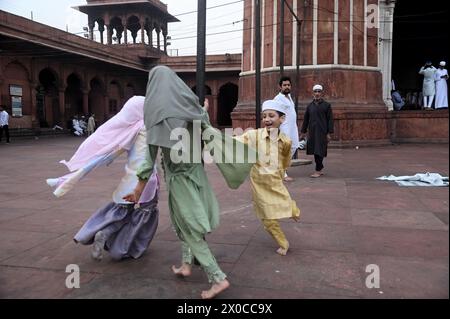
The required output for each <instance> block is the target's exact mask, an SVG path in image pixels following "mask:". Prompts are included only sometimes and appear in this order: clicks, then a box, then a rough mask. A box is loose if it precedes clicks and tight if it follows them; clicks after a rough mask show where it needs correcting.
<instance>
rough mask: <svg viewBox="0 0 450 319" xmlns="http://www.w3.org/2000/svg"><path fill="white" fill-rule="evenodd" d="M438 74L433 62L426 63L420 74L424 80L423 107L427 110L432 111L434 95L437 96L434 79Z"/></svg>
mask: <svg viewBox="0 0 450 319" xmlns="http://www.w3.org/2000/svg"><path fill="white" fill-rule="evenodd" d="M435 73H436V68H435V67H434V66H433V64H432V63H431V61H428V62H427V63H425V66H423V67H422V68H421V69H420V71H419V74H422V75H423V77H424V79H423V91H422V94H423V107H424V108H425V110H432V108H431V106H432V105H433V100H434V95H435V94H436V85H435V84H434V77H435Z"/></svg>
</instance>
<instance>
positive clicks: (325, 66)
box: [232, 0, 390, 141]
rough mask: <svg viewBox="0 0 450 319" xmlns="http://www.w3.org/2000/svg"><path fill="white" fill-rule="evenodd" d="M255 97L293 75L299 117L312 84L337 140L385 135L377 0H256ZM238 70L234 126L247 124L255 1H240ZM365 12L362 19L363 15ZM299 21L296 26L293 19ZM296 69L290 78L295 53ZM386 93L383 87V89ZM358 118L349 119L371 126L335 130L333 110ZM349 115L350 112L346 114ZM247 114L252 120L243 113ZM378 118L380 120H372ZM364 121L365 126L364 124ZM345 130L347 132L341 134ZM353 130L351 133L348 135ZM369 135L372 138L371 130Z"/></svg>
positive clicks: (251, 106) (271, 92)
mask: <svg viewBox="0 0 450 319" xmlns="http://www.w3.org/2000/svg"><path fill="white" fill-rule="evenodd" d="M260 1H261V25H262V29H261V38H262V43H261V50H262V54H261V66H262V70H261V74H262V81H261V83H262V88H261V91H262V97H261V99H262V101H264V100H265V99H271V98H273V97H274V96H275V95H276V94H277V93H278V81H279V78H280V76H281V72H280V69H281V68H280V60H282V61H283V60H284V66H283V69H284V72H283V75H287V76H290V77H291V79H292V80H293V92H292V93H293V98H294V99H295V96H297V95H299V123H300V124H301V121H302V116H303V112H304V109H305V107H306V105H307V104H308V103H309V102H310V101H311V100H312V88H313V86H314V84H322V85H323V86H324V87H325V93H326V99H327V100H328V101H329V102H331V104H332V105H333V107H334V110H335V113H336V118H337V121H336V125H337V126H338V127H337V129H336V130H337V131H338V133H337V135H340V136H338V138H339V139H343V140H345V139H366V137H367V138H368V139H372V138H373V139H381V140H385V141H387V140H388V139H389V136H388V129H387V125H386V119H385V113H386V112H387V110H388V108H387V107H386V104H385V102H384V101H383V85H382V84H383V75H382V65H381V62H379V61H382V59H381V57H380V58H379V54H380V51H379V50H380V48H379V24H378V20H377V18H378V17H377V15H378V3H379V1H378V0H260ZM284 2H285V3H286V4H288V5H289V7H290V8H291V9H292V10H293V11H294V12H295V13H296V15H297V17H298V18H299V20H300V21H301V22H300V23H298V22H297V21H296V19H295V18H294V16H293V14H292V13H291V11H290V9H289V7H288V6H287V5H286V4H285V5H284V50H283V57H284V59H280V44H281V42H282V41H280V39H281V34H280V30H281V28H280V26H281V23H280V16H282V12H281V4H282V3H284ZM244 8H245V9H244V21H245V22H244V23H245V25H244V35H243V56H242V73H241V77H240V90H239V102H238V106H237V107H236V109H235V111H234V113H233V114H232V118H233V126H234V127H248V126H251V127H254V126H255V122H254V121H256V119H255V117H254V115H255V89H254V83H255V48H256V44H255V36H254V26H255V23H254V21H255V19H254V17H255V0H245V5H244ZM366 17H367V19H366ZM298 25H300V27H299V28H297V26H298ZM298 51H300V52H299V61H300V63H299V64H300V67H299V69H300V72H299V74H300V75H299V78H298V79H297V71H296V70H297V63H296V62H297V52H298ZM389 95H390V92H389ZM356 113H358V115H357V116H356V117H359V119H358V120H357V121H355V122H354V123H352V124H351V125H357V126H360V125H361V126H362V127H366V128H367V129H368V128H369V127H370V128H372V129H373V130H374V132H373V134H372V133H367V132H366V133H365V134H366V136H362V135H361V136H356V135H358V134H359V133H355V134H353V133H352V132H347V131H346V130H345V128H343V129H342V130H339V126H340V125H343V126H345V125H347V124H348V122H346V123H344V122H341V121H340V120H339V119H340V117H346V118H348V114H353V115H354V114H356ZM353 115H352V116H353ZM252 116H253V119H250V118H251V117H252ZM378 119H379V122H377V121H378ZM366 124H368V125H367V126H365V125H366ZM346 134H347V135H348V136H347V135H346ZM352 134H353V135H352ZM372 135H373V137H372Z"/></svg>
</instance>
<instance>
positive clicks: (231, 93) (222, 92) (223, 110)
mask: <svg viewBox="0 0 450 319" xmlns="http://www.w3.org/2000/svg"><path fill="white" fill-rule="evenodd" d="M238 98H239V87H238V86H237V85H236V84H234V83H231V82H228V83H226V84H224V85H222V86H221V87H220V89H219V94H218V96H217V104H218V110H217V124H218V125H219V126H230V127H231V125H232V120H231V113H232V112H233V110H234V108H235V107H236V104H237V102H238Z"/></svg>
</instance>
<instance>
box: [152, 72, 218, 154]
mask: <svg viewBox="0 0 450 319" xmlns="http://www.w3.org/2000/svg"><path fill="white" fill-rule="evenodd" d="M194 120H198V121H202V124H209V118H208V114H207V113H206V112H205V110H204V109H203V108H202V107H201V106H200V103H199V100H198V97H197V96H196V95H195V94H194V92H192V90H191V89H190V88H189V87H188V86H187V85H186V83H184V81H183V80H182V79H180V78H179V77H178V75H177V74H176V73H175V72H174V71H172V70H171V69H170V68H168V67H167V66H163V65H161V66H156V67H154V68H153V69H152V70H151V71H150V73H149V75H148V84H147V92H146V94H145V103H144V122H145V127H146V128H147V143H148V144H152V145H158V146H161V147H167V148H171V147H172V146H174V145H175V144H176V143H177V141H171V140H170V133H171V132H172V130H173V129H175V128H187V127H188V123H192V122H193V121H194Z"/></svg>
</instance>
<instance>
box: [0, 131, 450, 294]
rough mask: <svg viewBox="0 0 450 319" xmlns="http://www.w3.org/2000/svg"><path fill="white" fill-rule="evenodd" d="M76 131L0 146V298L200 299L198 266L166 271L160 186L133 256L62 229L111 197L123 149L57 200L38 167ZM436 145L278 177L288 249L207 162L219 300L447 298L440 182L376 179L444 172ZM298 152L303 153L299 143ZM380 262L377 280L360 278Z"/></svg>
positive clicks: (445, 151) (444, 154) (173, 252)
mask: <svg viewBox="0 0 450 319" xmlns="http://www.w3.org/2000/svg"><path fill="white" fill-rule="evenodd" d="M80 141H81V140H80V139H78V138H75V137H58V138H46V139H40V140H36V141H35V140H20V141H13V143H12V144H10V145H6V144H0V180H1V181H2V182H1V184H0V298H182V299H190V298H198V297H199V296H200V295H199V294H200V291H201V290H202V289H205V288H207V287H208V284H207V281H206V277H205V276H204V274H203V273H202V271H201V270H200V269H198V268H196V269H194V273H193V276H192V277H191V278H189V279H186V280H180V279H178V278H175V277H174V276H173V275H172V274H171V271H170V266H171V265H172V264H176V263H178V261H179V259H180V246H179V243H178V241H177V239H176V237H175V235H174V233H173V231H172V229H171V227H170V220H169V217H168V207H167V193H166V190H165V186H164V185H163V189H162V194H161V199H160V225H159V228H158V232H157V235H156V237H155V239H154V240H153V242H152V244H151V246H150V248H149V250H148V251H147V253H146V254H145V255H144V256H143V257H142V258H141V259H139V260H127V261H122V262H114V261H112V260H110V259H109V257H107V258H105V259H104V260H103V261H102V262H100V263H99V262H94V261H92V260H91V259H90V254H89V253H90V247H85V246H77V245H76V244H75V243H74V242H73V241H72V237H73V235H74V234H75V233H76V231H77V230H78V229H79V227H80V226H81V225H82V224H83V222H84V221H85V220H86V219H87V218H88V217H89V216H90V215H91V214H92V213H93V212H94V211H95V210H96V209H97V208H98V207H100V206H101V205H103V204H105V203H106V202H108V201H109V198H110V196H111V193H112V191H113V189H114V187H115V184H116V183H117V181H118V180H119V178H120V177H121V174H122V169H123V164H124V162H125V161H124V159H120V160H118V161H117V162H116V163H114V164H113V165H112V166H111V167H109V168H104V169H101V170H99V171H97V172H95V174H92V175H91V176H88V178H86V179H85V180H84V181H83V182H82V183H81V184H80V186H82V187H79V188H78V189H76V190H74V191H72V192H71V193H69V194H68V195H67V196H66V197H65V198H63V199H56V198H54V197H52V196H53V195H52V193H51V190H50V188H49V187H48V186H47V185H46V184H45V179H46V178H48V177H56V176H59V175H62V174H64V173H65V170H64V167H63V166H62V165H60V164H58V161H59V160H61V159H69V157H70V155H71V154H72V153H73V151H74V149H75V148H76V147H77V145H78V144H79V143H80ZM448 155H449V147H448V144H446V145H400V146H389V147H379V148H360V149H359V150H356V149H342V150H337V149H333V150H331V151H330V155H329V158H328V159H327V160H326V162H325V165H326V172H327V174H326V176H325V177H324V178H320V179H310V178H309V177H308V176H309V174H310V173H311V171H312V170H313V167H312V166H299V167H294V168H292V169H291V170H290V175H291V176H292V177H294V178H295V181H294V182H293V183H291V184H289V185H288V187H289V190H290V192H291V194H292V197H293V198H294V199H295V200H296V201H297V203H298V205H299V207H300V209H301V211H302V222H301V223H299V224H296V223H294V222H291V221H283V222H282V227H283V229H284V230H285V232H286V234H287V237H288V239H289V240H290V242H291V250H290V253H289V254H288V256H286V257H281V256H278V255H277V254H275V249H276V244H275V243H274V242H273V241H272V239H271V238H270V237H269V236H268V234H266V233H265V231H264V230H263V228H262V227H261V224H260V222H259V221H258V220H257V219H256V217H255V216H254V214H253V212H252V207H251V200H250V199H251V193H250V187H249V184H248V182H247V183H246V184H244V185H243V186H242V187H241V188H240V189H239V190H237V191H232V190H228V189H227V187H226V185H225V182H224V181H223V179H222V178H221V177H220V176H219V173H218V171H217V170H216V169H215V167H208V169H207V171H208V176H209V178H210V181H211V184H212V186H213V188H214V191H215V192H216V194H217V197H218V199H219V203H220V206H221V225H220V227H219V228H218V229H217V230H216V231H215V232H214V233H213V234H211V235H209V236H208V238H207V240H208V242H209V243H210V246H211V249H212V250H213V252H214V253H215V255H216V257H217V259H218V261H219V263H220V265H221V266H222V268H223V270H224V271H225V272H226V273H227V274H228V275H229V279H230V282H231V283H232V286H231V288H230V289H229V290H227V291H226V292H225V293H223V294H222V295H221V298H236V299H240V298H448V297H449V234H448V220H449V217H448V215H449V189H448V188H401V187H398V186H397V185H396V184H395V183H390V182H380V181H377V180H375V178H376V177H378V176H382V175H387V174H394V175H414V174H416V173H419V172H438V173H441V174H443V175H446V176H448V174H449V161H448ZM302 156H303V158H308V157H306V156H305V155H304V153H302ZM69 264H77V265H79V267H80V270H81V288H80V289H74V290H70V289H67V288H66V286H65V280H66V277H67V275H68V273H66V272H65V270H66V266H67V265H69ZM372 264H375V265H378V266H379V269H380V274H381V287H380V289H376V288H375V289H368V288H367V287H366V285H365V282H366V278H367V276H368V275H369V273H366V267H367V266H368V265H372Z"/></svg>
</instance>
